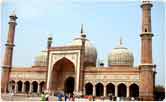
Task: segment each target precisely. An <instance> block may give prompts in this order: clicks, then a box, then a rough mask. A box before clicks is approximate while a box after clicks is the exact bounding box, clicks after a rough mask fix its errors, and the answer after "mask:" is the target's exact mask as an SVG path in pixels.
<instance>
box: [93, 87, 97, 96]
mask: <svg viewBox="0 0 166 102" xmlns="http://www.w3.org/2000/svg"><path fill="white" fill-rule="evenodd" d="M93 96H96V87H95V85H93Z"/></svg>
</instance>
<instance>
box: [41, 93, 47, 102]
mask: <svg viewBox="0 0 166 102" xmlns="http://www.w3.org/2000/svg"><path fill="white" fill-rule="evenodd" d="M40 101H46V99H45V95H44V92H42V93H41V98H40Z"/></svg>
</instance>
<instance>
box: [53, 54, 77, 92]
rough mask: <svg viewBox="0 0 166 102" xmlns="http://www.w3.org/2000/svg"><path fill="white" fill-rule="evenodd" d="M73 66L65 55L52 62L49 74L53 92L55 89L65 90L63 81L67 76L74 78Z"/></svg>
mask: <svg viewBox="0 0 166 102" xmlns="http://www.w3.org/2000/svg"><path fill="white" fill-rule="evenodd" d="M74 67H75V66H74V64H73V63H72V62H71V61H70V60H69V59H67V58H65V57H63V58H62V59H60V60H59V61H57V62H56V63H55V64H54V66H53V70H52V74H51V90H52V91H53V92H54V93H55V92H56V91H65V81H67V78H68V77H69V76H72V77H74V78H75V71H74V69H75V68H74ZM71 81H72V80H71ZM70 84H71V83H70Z"/></svg>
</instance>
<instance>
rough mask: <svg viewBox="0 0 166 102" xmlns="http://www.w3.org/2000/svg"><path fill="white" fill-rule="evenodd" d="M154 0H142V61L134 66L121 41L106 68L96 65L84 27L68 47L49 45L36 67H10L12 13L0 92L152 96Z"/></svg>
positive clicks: (144, 97)
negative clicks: (152, 19)
mask: <svg viewBox="0 0 166 102" xmlns="http://www.w3.org/2000/svg"><path fill="white" fill-rule="evenodd" d="M151 7H152V3H151V2H148V1H143V2H142V4H141V8H142V33H141V34H140V38H141V64H140V65H138V66H135V67H134V66H133V63H134V56H133V53H132V52H131V51H130V50H129V49H127V48H126V47H124V46H123V44H122V41H121V40H120V43H119V45H118V46H117V47H115V48H114V49H113V50H112V51H111V53H110V54H109V56H108V67H104V66H100V67H96V59H97V51H96V48H95V47H94V46H93V45H92V44H91V43H90V41H89V40H88V39H87V38H86V35H85V34H84V32H83V27H82V28H81V33H80V37H78V38H75V39H74V40H73V41H72V43H70V44H67V45H64V46H55V47H54V46H51V43H52V38H51V37H48V50H47V51H42V52H41V53H40V54H39V55H38V56H37V57H36V59H35V63H34V64H33V66H32V67H21V68H15V67H13V66H12V56H13V48H14V35H15V27H16V19H17V17H16V14H12V15H10V21H9V32H8V39H7V43H6V49H5V54H4V63H3V67H2V68H3V73H2V81H1V91H2V92H9V91H11V90H14V92H15V93H25V92H29V93H40V92H42V91H44V90H47V91H48V92H49V93H50V94H55V93H57V92H61V91H63V92H65V93H77V94H78V93H79V94H83V95H93V96H108V95H109V94H112V95H113V96H118V97H141V98H142V99H143V100H153V97H154V95H153V91H154V84H155V83H154V82H155V65H154V64H153V61H152V37H153V33H152V30H151Z"/></svg>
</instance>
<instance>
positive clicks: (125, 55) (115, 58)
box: [108, 41, 134, 67]
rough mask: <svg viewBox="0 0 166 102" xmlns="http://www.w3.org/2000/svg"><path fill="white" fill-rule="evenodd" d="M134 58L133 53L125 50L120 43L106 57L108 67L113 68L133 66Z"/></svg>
mask: <svg viewBox="0 0 166 102" xmlns="http://www.w3.org/2000/svg"><path fill="white" fill-rule="evenodd" d="M133 62H134V56H133V53H132V52H131V51H130V50H129V49H127V48H125V47H124V46H123V45H122V42H121V41H120V44H119V45H118V46H117V47H116V48H114V49H113V50H112V51H111V53H110V54H109V55H108V65H109V66H115V65H118V66H119V65H125V66H126V65H127V66H131V67H132V66H133Z"/></svg>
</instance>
